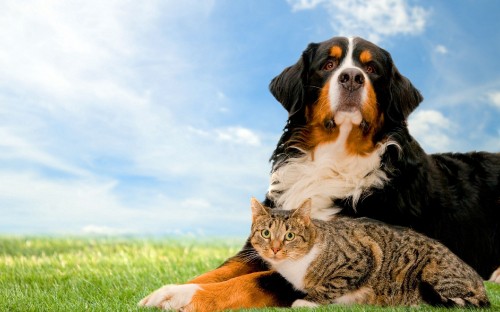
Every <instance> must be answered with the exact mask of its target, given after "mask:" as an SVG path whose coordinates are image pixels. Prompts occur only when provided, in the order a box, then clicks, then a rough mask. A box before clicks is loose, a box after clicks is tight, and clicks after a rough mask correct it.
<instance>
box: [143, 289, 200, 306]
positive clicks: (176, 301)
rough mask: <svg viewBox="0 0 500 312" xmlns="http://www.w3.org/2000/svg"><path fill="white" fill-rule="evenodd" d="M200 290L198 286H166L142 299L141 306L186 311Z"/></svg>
mask: <svg viewBox="0 0 500 312" xmlns="http://www.w3.org/2000/svg"><path fill="white" fill-rule="evenodd" d="M199 289H201V288H200V287H199V286H198V285H196V284H185V285H165V286H163V287H161V288H159V289H157V290H155V291H154V292H152V293H151V294H149V295H148V296H147V297H145V298H144V299H142V300H141V301H140V302H139V306H142V307H157V308H160V309H164V310H184V309H185V308H186V306H188V305H189V304H190V303H191V299H192V298H193V295H194V294H195V293H196V291H198V290H199Z"/></svg>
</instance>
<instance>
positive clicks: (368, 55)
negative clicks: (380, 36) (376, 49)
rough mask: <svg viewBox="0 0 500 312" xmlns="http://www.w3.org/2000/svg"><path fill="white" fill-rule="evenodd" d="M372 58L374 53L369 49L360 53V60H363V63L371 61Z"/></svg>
mask: <svg viewBox="0 0 500 312" xmlns="http://www.w3.org/2000/svg"><path fill="white" fill-rule="evenodd" d="M372 59H373V57H372V54H371V53H370V51H368V50H364V51H363V52H361V54H360V55H359V60H360V61H361V63H368V62H370V61H371V60H372Z"/></svg>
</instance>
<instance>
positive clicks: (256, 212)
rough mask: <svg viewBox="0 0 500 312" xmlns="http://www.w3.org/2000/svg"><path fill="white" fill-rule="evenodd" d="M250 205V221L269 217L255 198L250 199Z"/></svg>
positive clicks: (265, 209) (264, 208)
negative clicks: (260, 217)
mask: <svg viewBox="0 0 500 312" xmlns="http://www.w3.org/2000/svg"><path fill="white" fill-rule="evenodd" d="M250 204H251V206H252V221H255V219H256V218H257V217H259V216H268V215H269V212H268V211H267V208H266V207H264V206H262V204H261V203H260V202H259V201H258V200H257V199H256V198H255V197H252V199H251V200H250Z"/></svg>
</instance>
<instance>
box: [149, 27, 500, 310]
mask: <svg viewBox="0 0 500 312" xmlns="http://www.w3.org/2000/svg"><path fill="white" fill-rule="evenodd" d="M270 91H271V93H272V94H273V95H274V97H275V98H276V99H277V100H278V101H279V102H280V103H281V104H282V105H283V107H284V108H285V109H286V110H287V111H288V120H287V124H286V126H285V128H284V132H283V135H282V136H281V138H280V140H279V142H278V144H277V147H276V149H275V151H274V152H273V154H272V157H271V162H272V171H271V178H270V184H269V189H268V193H267V194H266V198H265V200H264V204H265V205H266V206H269V207H279V208H281V209H294V208H296V207H298V206H299V205H300V203H301V202H303V201H304V200H305V199H307V198H312V202H313V203H314V206H313V207H312V216H313V218H316V219H323V220H327V219H329V218H332V217H334V216H335V215H336V214H342V215H348V216H351V217H369V218H373V219H377V220H380V221H383V222H386V223H389V224H393V225H399V226H405V227H411V228H413V229H414V230H416V231H419V232H421V233H423V234H425V235H427V236H430V237H432V238H434V239H437V240H439V241H441V242H442V243H444V244H445V245H446V246H447V247H448V248H450V249H451V250H452V251H453V252H454V253H456V254H457V255H458V256H459V257H460V258H462V259H463V260H464V261H465V262H467V263H468V264H469V265H471V266H472V267H473V268H474V269H475V270H477V272H478V273H479V274H480V275H481V276H482V277H483V278H485V279H487V278H490V279H491V280H492V281H497V282H500V269H498V268H499V266H500V226H499V225H500V154H498V153H496V154H494V153H486V152H473V153H467V154H458V153H445V154H433V155H428V154H426V153H425V152H424V150H423V149H422V148H421V147H420V145H419V144H418V143H417V141H416V140H415V139H414V138H413V137H412V136H411V135H410V133H409V131H408V127H407V119H408V116H409V115H410V113H411V112H412V111H413V110H415V109H416V108H417V106H418V105H419V104H420V102H421V101H422V100H423V97H422V95H421V94H420V92H419V91H418V90H417V89H416V88H415V87H414V86H413V85H412V83H411V82H410V80H408V79H407V78H406V77H404V76H403V75H401V74H400V73H399V71H398V69H397V68H396V66H395V65H394V63H393V60H392V58H391V55H390V54H389V53H388V52H387V51H385V50H384V49H382V48H380V47H378V46H377V45H375V44H373V43H371V42H369V41H366V40H364V39H362V38H345V37H334V38H332V39H330V40H327V41H324V42H321V43H311V44H309V46H308V47H307V48H306V50H305V51H304V52H303V53H302V56H301V57H300V59H299V60H298V62H297V63H296V64H294V65H292V66H290V67H288V68H286V69H285V70H284V71H283V72H282V73H281V74H280V75H278V76H277V77H275V78H274V79H273V80H272V81H271V84H270ZM253 255H254V253H252V250H251V246H250V245H249V243H248V242H247V244H246V245H245V247H244V248H243V249H242V250H241V251H240V253H238V255H236V256H234V257H232V258H230V259H228V260H227V261H226V262H225V263H224V264H223V265H222V266H220V267H219V268H217V269H215V270H214V271H211V272H208V273H205V274H203V275H201V276H199V277H198V278H195V279H194V280H192V281H191V282H189V283H188V284H185V285H167V286H164V287H162V288H160V289H159V290H157V291H155V292H153V293H152V294H151V295H149V296H148V297H146V298H144V299H143V300H142V301H141V302H140V305H143V306H157V307H163V308H173V309H183V310H187V311H214V310H224V309H232V308H247V307H263V306H290V305H291V303H292V302H293V301H295V300H296V299H299V298H301V296H303V294H301V293H300V292H298V291H296V290H295V289H293V287H292V286H291V285H290V284H289V283H288V282H287V281H286V280H284V279H283V278H282V277H281V276H279V274H277V273H275V272H272V271H269V269H268V267H267V265H266V263H264V262H263V261H262V260H261V259H258V258H255V257H254V256H253ZM495 269H497V270H496V271H495ZM492 272H494V273H493V274H492Z"/></svg>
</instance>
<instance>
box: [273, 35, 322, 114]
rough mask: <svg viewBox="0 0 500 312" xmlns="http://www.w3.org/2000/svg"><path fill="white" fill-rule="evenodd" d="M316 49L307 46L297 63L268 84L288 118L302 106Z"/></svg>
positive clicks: (315, 45) (313, 45) (310, 45)
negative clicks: (305, 85) (305, 86)
mask: <svg viewBox="0 0 500 312" xmlns="http://www.w3.org/2000/svg"><path fill="white" fill-rule="evenodd" d="M317 48H318V44H316V43H311V44H309V46H308V47H307V49H306V50H305V51H304V52H303V53H302V56H301V58H300V59H299V61H298V62H297V63H296V64H295V65H292V66H290V67H287V68H285V70H283V72H282V73H281V74H279V75H278V76H276V77H274V79H273V80H272V81H271V83H270V84H269V90H270V91H271V93H272V95H273V96H274V97H275V98H276V100H278V101H279V102H280V103H281V105H283V107H284V108H285V109H286V110H287V111H288V118H291V117H292V116H293V115H294V114H296V113H297V112H298V111H300V110H301V109H302V108H303V106H304V83H305V82H306V81H307V80H308V74H309V67H310V64H311V61H312V59H313V57H314V54H315V52H316V50H317Z"/></svg>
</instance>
